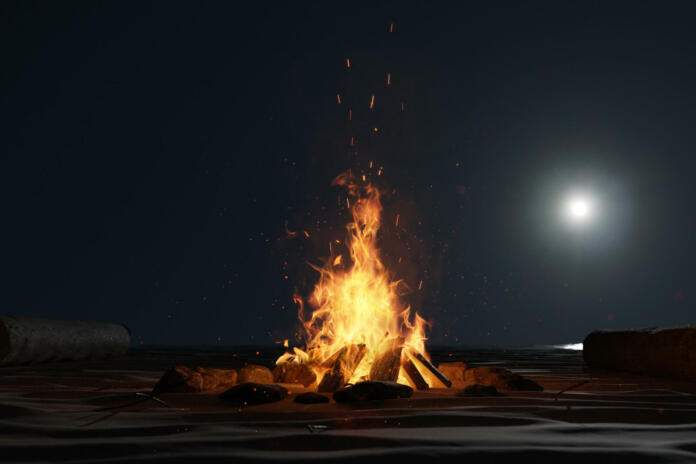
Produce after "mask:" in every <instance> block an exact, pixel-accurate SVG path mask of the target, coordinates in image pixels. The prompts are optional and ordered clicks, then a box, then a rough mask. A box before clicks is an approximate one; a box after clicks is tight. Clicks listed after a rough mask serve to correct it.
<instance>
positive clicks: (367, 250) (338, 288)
mask: <svg viewBox="0 0 696 464" xmlns="http://www.w3.org/2000/svg"><path fill="white" fill-rule="evenodd" d="M362 177H363V176H361V178H362ZM332 185H339V186H343V187H345V188H347V189H348V193H349V195H350V197H352V198H353V202H352V207H350V206H349V208H350V209H351V213H352V221H351V222H350V223H348V224H347V229H348V238H347V240H346V244H347V245H348V250H349V256H343V255H336V256H335V257H334V256H332V259H329V260H328V261H327V264H326V265H325V266H324V267H317V266H312V267H313V268H314V269H315V270H317V271H318V272H319V282H318V283H317V284H316V287H315V288H314V291H313V292H312V294H311V296H310V297H309V298H308V303H309V304H310V306H312V307H313V308H314V310H313V311H312V313H311V317H308V318H306V316H305V312H304V302H303V300H302V299H301V298H299V297H297V296H296V297H295V301H296V303H297V304H298V316H299V319H300V321H301V323H302V328H303V330H304V338H305V341H306V349H305V350H300V349H298V348H294V350H293V351H294V353H285V354H284V355H283V356H281V357H280V358H279V359H278V361H277V362H278V363H282V362H290V361H294V362H299V363H307V364H309V365H311V366H316V368H315V369H314V370H315V372H316V373H317V377H318V378H319V380H321V376H322V375H323V374H324V371H325V368H324V369H323V370H322V369H321V368H320V367H319V366H321V364H322V363H323V362H324V361H326V360H327V359H329V358H330V357H331V356H332V355H334V354H335V353H337V352H338V351H339V350H340V349H341V348H343V347H347V346H351V345H357V344H364V345H365V349H366V352H365V355H364V357H363V358H362V360H361V361H360V362H359V364H358V365H357V366H355V369H354V370H353V372H352V376H351V378H350V382H351V383H354V382H357V381H360V380H363V379H366V378H367V376H368V373H369V372H370V368H371V366H372V363H373V362H374V360H375V359H376V357H377V356H378V355H379V354H380V344H382V342H384V341H385V340H391V339H397V337H402V338H403V340H404V341H403V345H404V347H405V348H410V349H413V350H415V351H417V352H420V353H425V340H426V338H425V325H426V322H425V320H424V319H422V318H421V317H420V316H419V315H418V314H417V313H414V314H412V313H411V308H410V307H409V306H408V305H406V304H404V303H403V302H402V301H401V299H400V295H402V294H403V293H404V291H405V290H406V287H405V284H404V283H403V282H402V281H400V280H392V276H391V275H390V273H389V272H388V270H387V269H386V268H385V266H384V263H383V262H382V260H381V258H380V252H379V249H378V248H377V233H378V231H379V229H380V226H381V215H382V204H381V202H380V192H379V190H378V189H377V188H375V187H374V186H373V185H371V184H370V183H369V182H365V181H362V182H360V180H359V179H358V178H356V177H355V176H353V174H352V173H351V171H347V172H345V173H343V174H341V175H339V176H338V177H337V178H336V179H334V181H333V183H332ZM346 200H348V199H346ZM347 204H348V205H350V203H347ZM344 258H349V260H348V259H344ZM339 265H341V266H342V267H340V268H336V266H339ZM382 346H383V345H382ZM406 356H407V355H406V350H404V354H403V356H402V358H403V359H405V357H406ZM398 381H400V382H402V383H409V382H408V380H406V379H405V378H404V377H403V373H401V374H400V376H399V378H398Z"/></svg>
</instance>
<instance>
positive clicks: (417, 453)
mask: <svg viewBox="0 0 696 464" xmlns="http://www.w3.org/2000/svg"><path fill="white" fill-rule="evenodd" d="M279 353H280V352H279V351H278V350H274V349H255V348H247V349H237V350H224V351H223V350H193V349H190V350H182V349H179V350H166V349H161V350H155V349H142V350H134V351H132V352H131V353H129V354H128V355H127V356H124V357H121V358H117V359H112V360H108V361H94V362H68V363H55V364H46V365H36V366H21V367H6V368H0V431H1V432H0V456H1V457H2V458H1V459H0V460H1V461H2V462H61V463H78V462H80V463H81V462H109V463H111V462H153V463H166V462H177V463H178V462H181V463H184V462H193V463H209V462H268V461H282V462H290V461H301V462H308V461H309V462H311V461H315V460H322V461H324V460H330V461H332V462H373V461H377V460H379V461H384V460H387V459H394V458H399V459H402V460H405V461H408V462H413V461H420V462H425V461H424V459H429V460H432V459H433V458H435V459H437V458H438V457H440V458H445V457H446V458H449V459H457V460H460V459H475V460H476V461H477V462H508V461H511V460H513V459H514V460H519V459H533V460H534V462H536V463H547V462H548V463H551V462H553V463H557V462H562V463H563V464H568V463H576V462H577V463H588V462H592V461H593V460H594V462H597V463H604V462H616V463H623V462H627V463H628V462H630V463H662V462H665V463H666V462H669V463H674V462H683V463H687V462H690V463H693V462H696V383H693V382H680V381H675V380H670V379H664V378H654V377H646V376H639V375H634V374H626V373H618V372H608V371H594V370H587V368H586V367H585V366H584V364H583V361H582V354H581V352H579V351H569V350H559V349H552V348H538V349H525V350H459V351H450V350H433V349H431V354H432V356H433V360H434V361H435V363H436V364H437V363H439V362H441V361H465V362H467V363H469V364H470V365H473V366H476V365H479V366H483V365H492V366H500V367H505V368H508V369H511V370H512V371H514V372H517V373H520V374H522V375H525V376H527V377H530V378H531V379H532V380H534V381H536V382H537V383H539V384H541V385H542V386H543V387H544V391H543V392H506V393H505V395H504V396H500V397H457V396H455V395H454V390H445V389H442V390H431V391H426V392H419V391H417V392H415V393H414V395H413V397H411V398H409V399H398V400H388V401H382V402H369V403H362V404H356V405H351V406H347V405H339V404H336V403H334V402H331V403H329V404H318V405H301V404H297V403H294V402H293V401H292V397H293V395H294V394H296V393H299V392H303V391H307V390H306V389H304V388H302V387H301V386H299V385H287V387H288V389H289V390H290V391H291V392H293V395H290V397H289V398H288V399H285V400H283V401H280V402H277V403H272V404H266V405H259V406H247V407H244V408H237V407H233V406H230V405H229V404H225V403H223V402H221V401H220V400H219V399H218V397H217V395H216V394H193V393H177V394H174V393H168V394H163V395H160V396H159V398H160V399H161V400H162V402H158V401H155V400H152V399H148V398H146V397H143V396H139V395H138V393H140V392H148V391H150V389H151V388H152V387H153V386H154V384H155V382H156V381H157V380H158V379H159V377H160V375H161V374H162V373H163V372H164V370H165V369H167V368H168V367H171V366H172V365H175V364H184V365H190V366H196V365H200V366H206V367H219V368H230V367H240V366H241V365H243V364H244V363H245V362H250V363H255V364H262V365H267V366H270V365H271V364H272V362H273V360H274V359H275V358H276V357H277V356H278V354H279ZM585 380H586V381H587V383H586V384H584V385H581V386H579V387H577V388H575V389H573V390H571V391H568V392H565V393H562V394H561V395H557V394H558V392H559V391H561V390H563V389H565V388H568V387H570V386H572V385H574V384H577V383H578V382H581V381H585ZM310 426H325V427H326V428H325V429H324V428H323V427H310Z"/></svg>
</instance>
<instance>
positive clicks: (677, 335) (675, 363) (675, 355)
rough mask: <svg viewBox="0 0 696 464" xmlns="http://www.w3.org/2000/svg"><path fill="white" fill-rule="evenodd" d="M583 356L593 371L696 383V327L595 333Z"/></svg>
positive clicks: (588, 338)
mask: <svg viewBox="0 0 696 464" xmlns="http://www.w3.org/2000/svg"><path fill="white" fill-rule="evenodd" d="M582 356H583V358H584V359H585V363H587V365H588V366H589V367H591V368H601V369H611V370H617V371H627V372H634V373H637V374H645V375H654V376H664V377H671V378H674V379H681V380H696V326H682V327H663V328H649V329H631V330H602V331H597V332H592V333H591V334H589V335H588V336H587V338H585V341H584V343H583V351H582Z"/></svg>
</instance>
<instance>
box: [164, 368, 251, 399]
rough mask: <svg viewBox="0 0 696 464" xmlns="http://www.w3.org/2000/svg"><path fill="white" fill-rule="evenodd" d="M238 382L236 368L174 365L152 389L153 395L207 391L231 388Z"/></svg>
mask: <svg viewBox="0 0 696 464" xmlns="http://www.w3.org/2000/svg"><path fill="white" fill-rule="evenodd" d="M235 383H237V371H235V370H234V369H212V368H208V367H194V368H193V369H191V368H189V367H186V366H174V367H172V368H171V369H169V370H168V371H167V372H165V373H164V375H162V377H161V378H160V380H159V381H158V382H157V384H155V387H154V388H153V389H152V394H153V395H159V394H160V393H167V392H206V391H213V390H221V389H223V388H229V387H231V386H232V385H234V384H235Z"/></svg>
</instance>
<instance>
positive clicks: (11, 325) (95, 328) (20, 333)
mask: <svg viewBox="0 0 696 464" xmlns="http://www.w3.org/2000/svg"><path fill="white" fill-rule="evenodd" d="M130 343H131V336H130V331H129V330H128V328H126V326H124V325H122V324H110V323H104V322H84V321H54V320H49V319H38V318H33V317H24V316H10V315H0V365H12V364H24V363H39V362H48V361H63V360H78V359H100V358H107V357H110V356H117V355H122V354H124V353H125V352H126V351H128V347H129V346H130Z"/></svg>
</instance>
